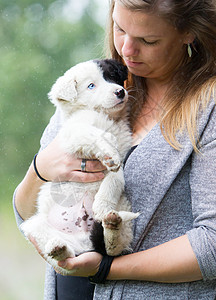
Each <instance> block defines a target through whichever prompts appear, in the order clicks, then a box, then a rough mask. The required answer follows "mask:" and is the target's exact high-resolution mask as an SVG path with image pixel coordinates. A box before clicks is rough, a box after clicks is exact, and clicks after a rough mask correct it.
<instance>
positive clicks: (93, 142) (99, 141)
mask: <svg viewBox="0 0 216 300" xmlns="http://www.w3.org/2000/svg"><path fill="white" fill-rule="evenodd" d="M69 125H70V126H72V127H70V131H69V130H68V128H64V129H63V130H62V133H61V134H62V140H63V141H62V143H63V145H64V148H65V150H66V151H67V152H69V153H76V154H77V155H78V156H79V157H82V158H93V157H94V158H97V159H98V160H100V161H101V162H102V163H103V165H104V166H106V168H107V169H108V170H112V171H117V170H118V169H119V167H120V164H121V159H120V157H119V153H118V151H117V148H116V144H117V141H116V138H115V137H114V135H112V134H111V133H109V132H105V131H104V130H101V129H99V128H96V127H95V126H91V125H89V124H88V126H86V125H83V124H79V125H78V124H77V123H76V124H75V127H74V129H73V126H74V125H73V123H72V124H69ZM78 126H79V130H78V131H77V127H78Z"/></svg>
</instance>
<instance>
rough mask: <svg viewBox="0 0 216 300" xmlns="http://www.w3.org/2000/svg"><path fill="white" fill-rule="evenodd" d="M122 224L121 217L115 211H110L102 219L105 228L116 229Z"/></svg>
mask: <svg viewBox="0 0 216 300" xmlns="http://www.w3.org/2000/svg"><path fill="white" fill-rule="evenodd" d="M121 224H122V218H121V217H120V216H119V214H118V213H117V212H116V211H114V210H113V211H110V212H109V213H108V214H107V215H106V216H105V217H104V219H103V225H104V227H105V228H107V229H111V230H118V229H119V228H120V226H121Z"/></svg>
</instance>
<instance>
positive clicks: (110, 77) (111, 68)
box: [94, 59, 128, 86]
mask: <svg viewBox="0 0 216 300" xmlns="http://www.w3.org/2000/svg"><path fill="white" fill-rule="evenodd" d="M94 62H95V63H97V64H98V65H99V67H100V68H101V70H102V72H103V77H104V79H105V80H106V81H109V82H114V83H117V84H119V85H121V86H124V81H125V80H126V79H127V77H128V70H127V67H126V66H124V65H123V64H122V63H120V62H119V61H117V60H114V59H103V60H94Z"/></svg>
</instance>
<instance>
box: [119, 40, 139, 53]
mask: <svg viewBox="0 0 216 300" xmlns="http://www.w3.org/2000/svg"><path fill="white" fill-rule="evenodd" d="M138 52H139V50H138V47H137V43H136V41H134V39H132V38H130V37H125V38H124V43H123V46H122V55H123V56H124V57H130V56H136V55H137V54H138Z"/></svg>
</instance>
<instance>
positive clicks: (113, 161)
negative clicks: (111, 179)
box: [101, 155, 121, 172]
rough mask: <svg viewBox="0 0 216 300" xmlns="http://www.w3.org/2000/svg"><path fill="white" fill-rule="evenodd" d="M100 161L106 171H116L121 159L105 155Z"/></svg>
mask: <svg viewBox="0 0 216 300" xmlns="http://www.w3.org/2000/svg"><path fill="white" fill-rule="evenodd" d="M101 162H102V163H103V165H104V166H105V167H106V168H107V170H108V171H113V172H117V171H118V170H119V168H120V166H121V161H120V159H119V158H118V157H110V156H108V155H105V156H104V157H103V159H102V161H101Z"/></svg>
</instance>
